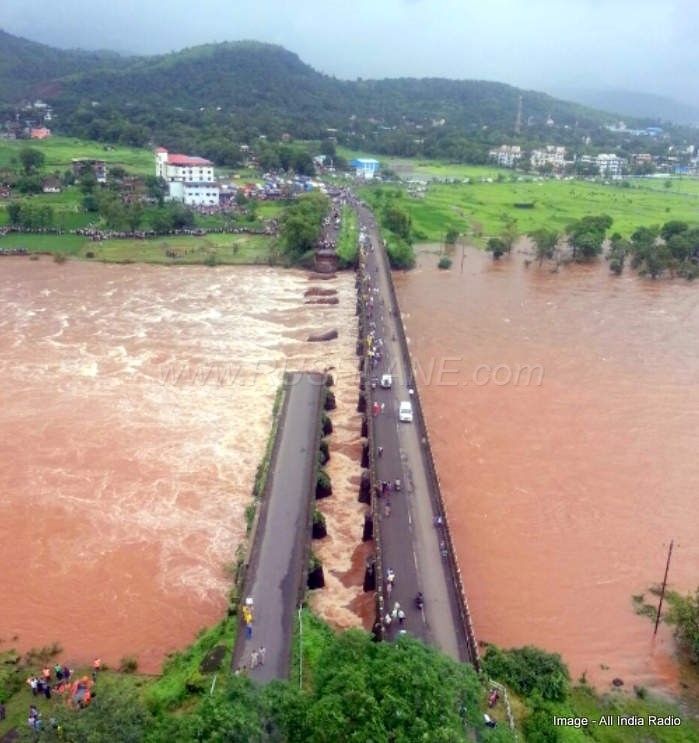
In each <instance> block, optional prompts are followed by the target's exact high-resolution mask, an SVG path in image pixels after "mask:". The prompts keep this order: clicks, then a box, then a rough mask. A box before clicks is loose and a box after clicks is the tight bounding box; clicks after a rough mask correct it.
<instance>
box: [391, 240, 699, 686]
mask: <svg viewBox="0 0 699 743" xmlns="http://www.w3.org/2000/svg"><path fill="white" fill-rule="evenodd" d="M436 260H437V258H436V256H435V255H422V256H421V257H420V259H419V265H418V269H417V270H415V271H413V272H410V273H406V274H398V275H396V285H397V289H398V294H399V301H400V305H401V310H402V312H403V314H404V319H405V324H406V330H407V333H408V336H409V340H410V344H411V352H412V353H413V355H414V358H415V360H416V362H418V363H419V364H420V367H421V370H422V371H421V372H419V373H418V383H419V384H420V389H421V395H422V399H423V402H424V405H425V409H426V414H427V417H428V419H429V426H430V432H431V436H432V443H433V447H434V451H435V455H436V459H437V466H438V470H439V473H440V476H441V480H442V485H443V489H444V494H445V499H446V501H447V505H448V511H449V518H450V523H451V526H452V529H453V532H454V536H455V542H456V549H457V551H458V559H459V563H460V565H461V569H462V571H463V576H464V582H465V586H466V592H467V594H468V597H469V602H470V608H471V612H472V614H473V619H474V624H475V630H476V634H477V636H478V639H479V640H483V641H489V642H494V643H497V644H499V645H502V646H507V647H509V646H521V645H525V644H536V645H539V646H541V647H544V648H546V649H548V650H549V651H557V652H560V653H561V654H562V655H563V658H564V659H565V660H566V662H567V663H568V664H569V666H570V668H571V673H572V676H573V678H574V679H577V678H578V677H579V676H580V675H581V674H582V673H586V675H587V679H588V680H589V681H591V682H593V683H595V684H596V685H597V686H599V687H600V688H606V687H607V686H608V684H609V683H610V681H611V680H612V678H614V677H616V676H618V677H621V678H622V679H623V680H624V682H625V684H626V686H627V688H628V687H629V686H630V685H631V684H642V685H646V686H655V687H657V688H659V689H666V690H675V689H676V686H677V681H678V667H677V664H676V662H675V660H674V658H673V652H674V644H673V640H672V637H671V634H670V632H669V631H668V628H664V629H663V630H662V631H661V632H660V633H659V635H658V638H657V641H656V642H655V643H653V641H652V624H651V623H650V622H649V621H648V620H647V619H643V618H639V617H637V616H636V615H635V614H634V611H633V608H632V603H631V596H632V594H640V593H643V592H644V591H646V590H647V588H648V587H649V586H650V585H651V584H653V583H658V582H660V581H661V580H662V577H663V571H664V568H665V559H666V554H667V549H668V544H669V542H670V540H671V539H674V540H675V551H674V555H673V560H672V565H671V569H670V582H671V585H672V587H673V588H675V589H678V590H681V591H688V590H693V589H694V588H695V587H696V586H697V584H698V583H699V573H697V567H698V566H699V519H698V518H697V495H696V485H697V482H698V481H699V460H697V454H696V453H697V450H699V354H698V353H697V341H696V339H697V335H698V334H699V286H696V285H692V284H687V283H684V282H675V281H657V282H652V281H650V280H643V279H639V278H637V277H635V276H632V275H631V274H625V275H623V276H622V277H619V278H616V277H612V276H610V275H609V271H608V268H607V266H606V265H605V264H604V262H600V263H599V264H598V265H594V266H570V267H563V268H561V270H560V271H559V272H558V273H554V272H552V271H551V270H550V267H549V266H546V265H544V266H542V267H538V266H537V265H536V264H532V265H530V266H529V267H528V268H527V267H525V265H524V256H523V255H522V254H521V253H519V254H516V255H513V256H511V257H510V258H508V259H504V260H502V261H500V262H498V263H495V262H493V260H492V258H490V256H489V255H488V254H485V253H481V252H479V251H475V250H469V249H467V250H466V253H465V259H464V261H463V273H461V271H460V263H461V253H460V250H459V251H458V252H457V254H456V255H455V258H454V265H453V267H452V269H451V270H450V271H439V270H438V269H437V268H436Z"/></svg>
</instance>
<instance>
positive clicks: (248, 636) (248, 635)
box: [245, 622, 252, 640]
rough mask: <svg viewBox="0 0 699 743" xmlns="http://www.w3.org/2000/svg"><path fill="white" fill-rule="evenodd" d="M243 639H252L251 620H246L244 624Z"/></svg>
mask: <svg viewBox="0 0 699 743" xmlns="http://www.w3.org/2000/svg"><path fill="white" fill-rule="evenodd" d="M245 639H246V640H251V639H252V622H248V623H247V624H246V625H245Z"/></svg>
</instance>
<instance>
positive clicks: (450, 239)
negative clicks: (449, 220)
mask: <svg viewBox="0 0 699 743" xmlns="http://www.w3.org/2000/svg"><path fill="white" fill-rule="evenodd" d="M458 237H459V232H458V230H455V229H454V228H453V227H452V228H450V229H448V230H447V234H446V237H445V238H444V242H445V243H446V244H447V245H456V240H457V238H458Z"/></svg>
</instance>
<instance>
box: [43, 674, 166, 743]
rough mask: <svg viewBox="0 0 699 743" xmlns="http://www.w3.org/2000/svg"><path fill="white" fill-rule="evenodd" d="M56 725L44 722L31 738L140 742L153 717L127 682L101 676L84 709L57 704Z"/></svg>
mask: <svg viewBox="0 0 699 743" xmlns="http://www.w3.org/2000/svg"><path fill="white" fill-rule="evenodd" d="M54 714H55V719H56V726H55V727H54V726H51V725H50V724H46V721H45V724H46V727H45V728H44V729H43V730H42V731H41V733H40V734H39V735H38V737H37V738H34V740H37V739H38V740H39V741H47V743H48V742H50V743H54V741H56V742H58V741H72V743H113V741H116V740H118V741H119V742H120V743H142V741H144V740H145V739H146V731H147V730H148V729H149V728H150V726H151V725H152V718H151V716H150V715H149V713H148V711H147V710H146V708H145V707H144V705H143V702H142V701H141V700H140V698H139V697H138V696H137V695H136V694H135V693H134V692H133V691H132V690H131V689H130V688H129V687H128V686H127V685H126V684H123V683H121V682H119V681H117V682H114V681H111V680H107V679H106V678H104V679H100V683H99V692H98V693H97V694H96V695H95V697H94V699H93V700H92V701H91V702H90V704H89V705H88V706H87V707H85V708H84V709H80V708H77V709H76V708H74V707H68V706H66V705H59V706H57V707H56V709H55V713H54Z"/></svg>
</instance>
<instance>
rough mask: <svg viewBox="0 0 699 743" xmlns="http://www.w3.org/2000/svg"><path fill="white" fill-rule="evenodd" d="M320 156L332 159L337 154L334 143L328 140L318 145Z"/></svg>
mask: <svg viewBox="0 0 699 743" xmlns="http://www.w3.org/2000/svg"><path fill="white" fill-rule="evenodd" d="M320 154H321V155H325V156H326V157H332V158H334V157H335V155H336V154H337V150H336V149H335V143H334V142H332V141H331V140H329V139H324V140H323V141H322V142H321V143H320Z"/></svg>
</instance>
